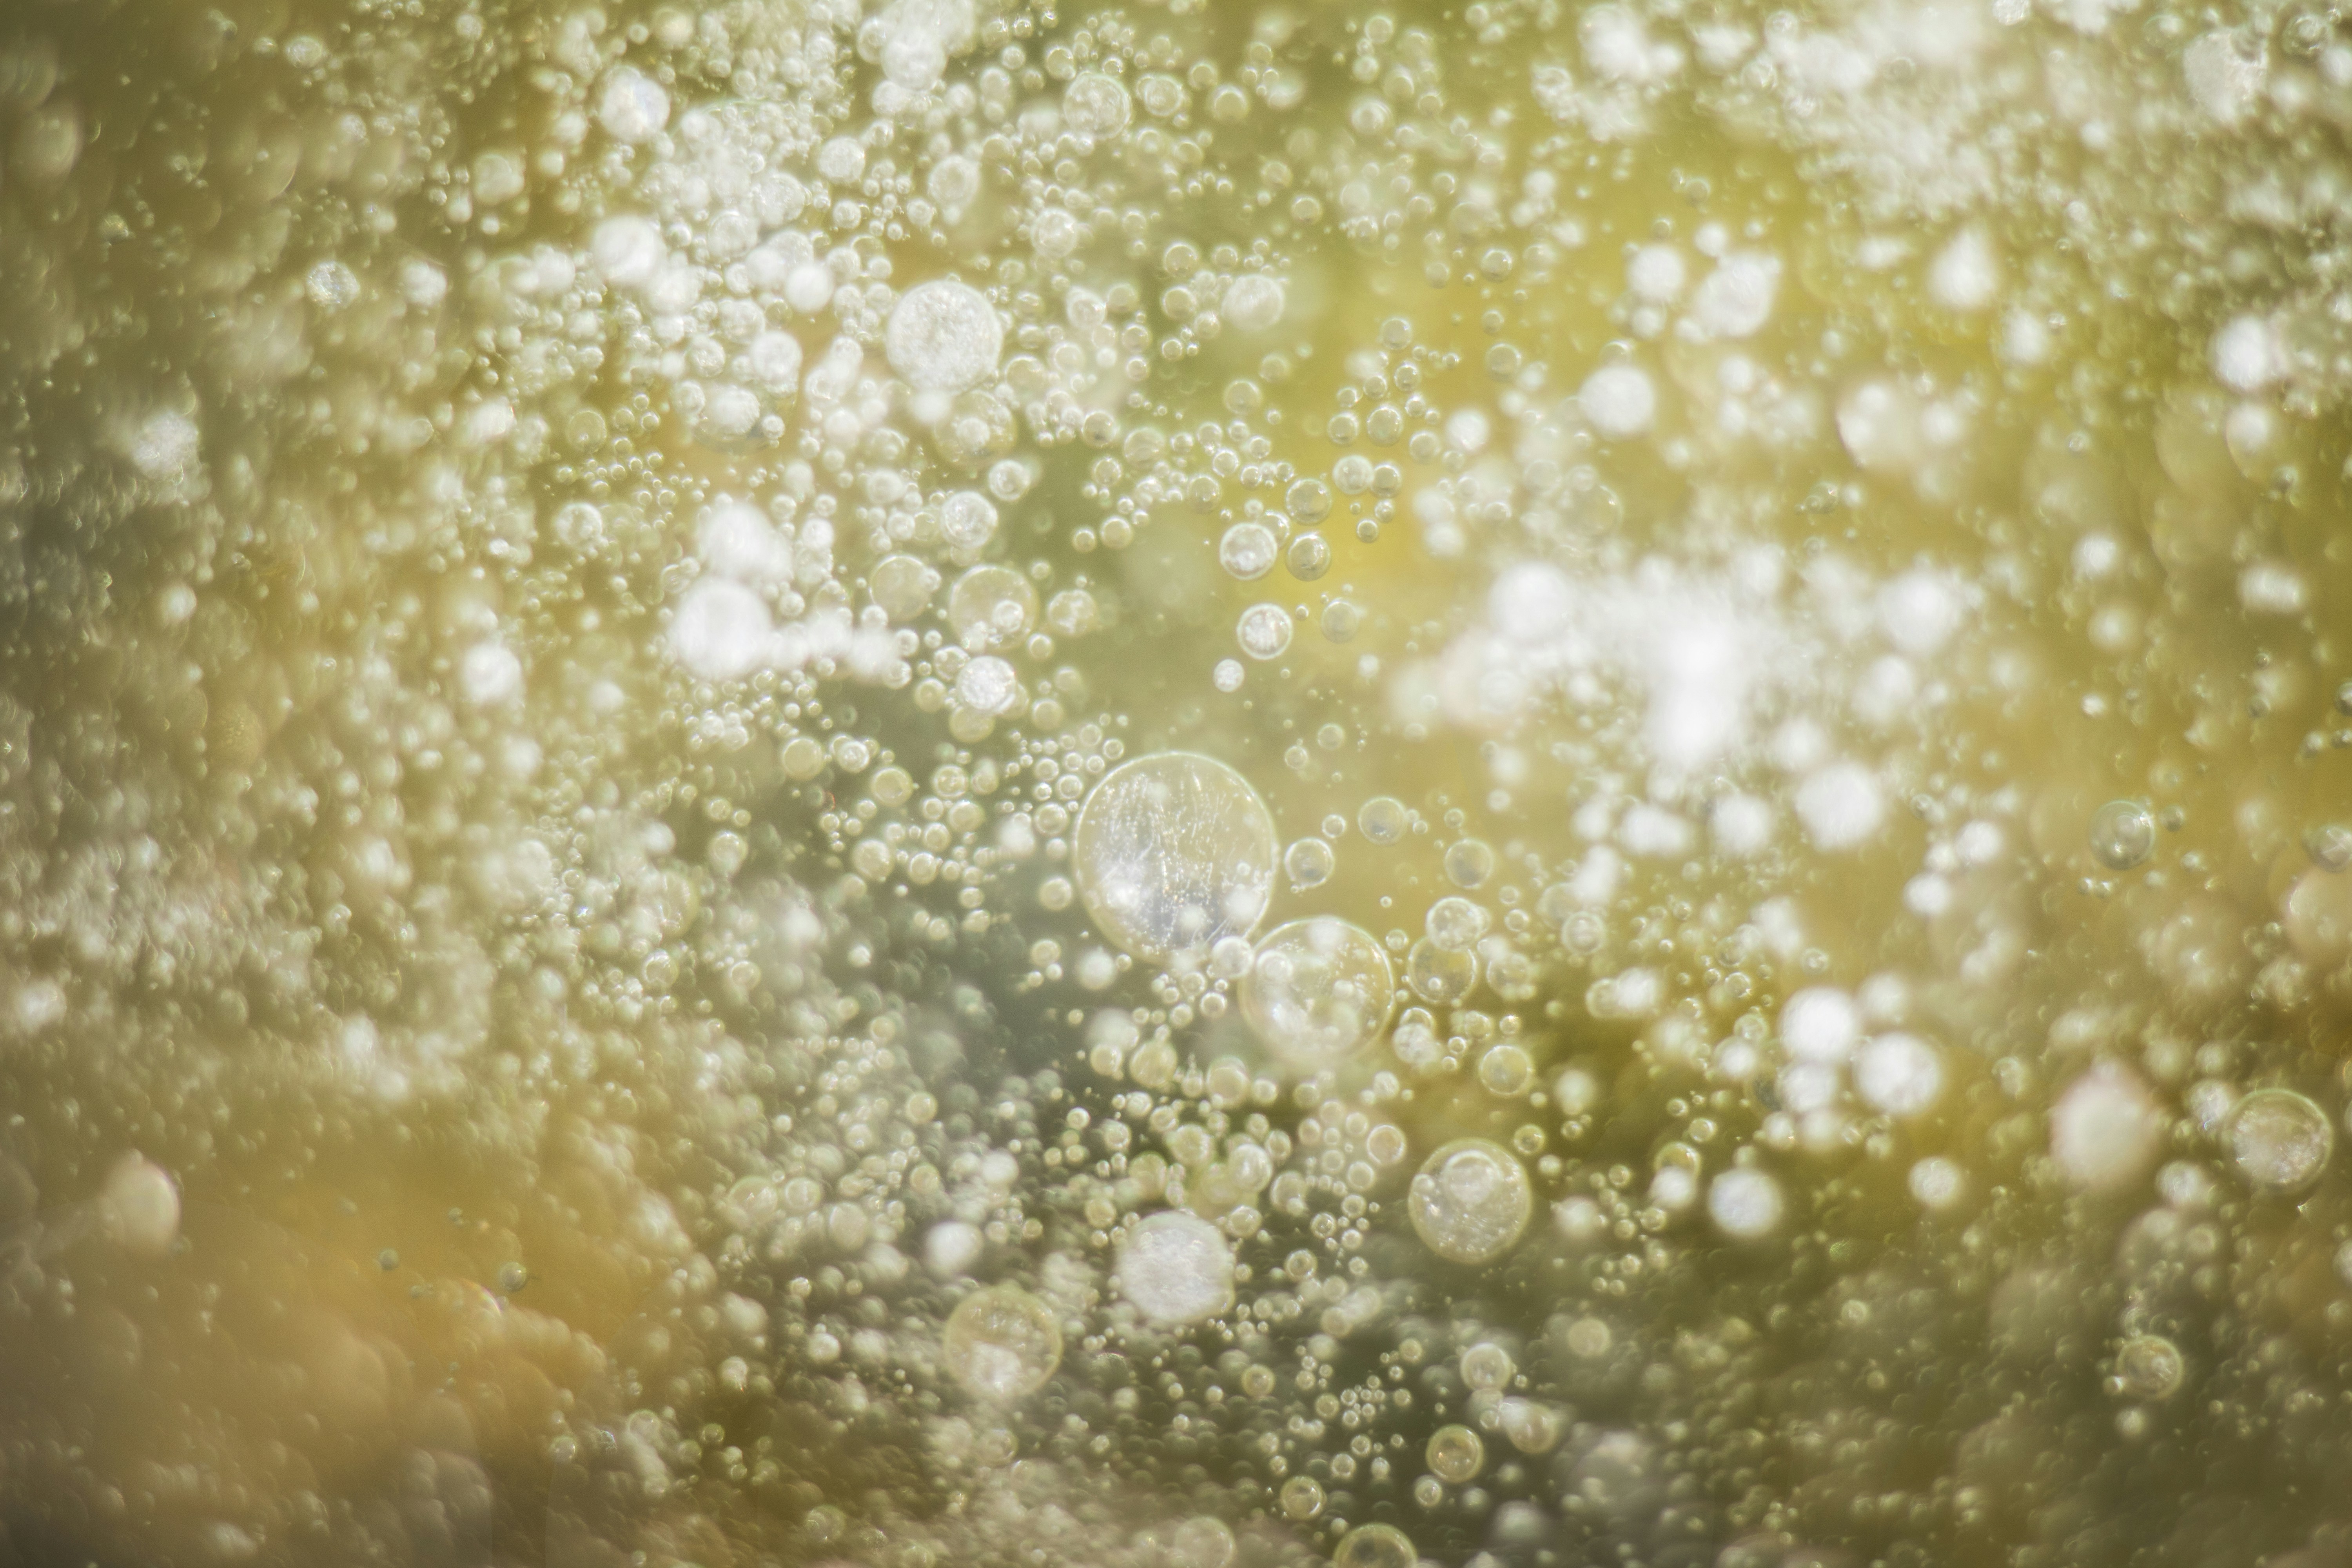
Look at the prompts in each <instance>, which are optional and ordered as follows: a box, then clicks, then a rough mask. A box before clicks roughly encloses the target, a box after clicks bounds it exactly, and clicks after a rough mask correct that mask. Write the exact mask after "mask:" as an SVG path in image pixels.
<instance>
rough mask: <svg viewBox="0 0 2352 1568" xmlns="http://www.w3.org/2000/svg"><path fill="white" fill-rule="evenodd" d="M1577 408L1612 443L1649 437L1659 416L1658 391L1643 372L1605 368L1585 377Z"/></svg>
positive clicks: (1623, 366) (1620, 366)
mask: <svg viewBox="0 0 2352 1568" xmlns="http://www.w3.org/2000/svg"><path fill="white" fill-rule="evenodd" d="M1576 401H1577V405H1578V406H1579V407H1580V408H1582V409H1583V410H1584V417H1585V419H1586V421H1587V422H1588V423H1590V424H1591V426H1592V427H1593V429H1595V430H1596V431H1598V432H1600V433H1601V435H1602V436H1603V437H1607V438H1608V439H1610V440H1612V441H1625V440H1631V439H1632V438H1633V437H1636V436H1640V435H1643V434H1645V433H1646V432H1647V431H1648V430H1649V428H1650V426H1651V425H1652V424H1653V423H1654V421H1655V420H1656V418H1657V416H1658V389H1657V388H1656V386H1655V385H1654V384H1652V383H1651V381H1650V378H1649V376H1648V375H1647V374H1644V373H1643V371H1642V370H1641V369H1639V368H1638V367H1636V366H1633V365H1630V364H1612V365H1603V366H1602V367H1601V369H1599V370H1596V371H1594V372H1593V373H1592V374H1591V375H1589V376H1587V377H1585V379H1584V385H1583V386H1582V387H1581V388H1580V390H1579V391H1578V392H1577V395H1576Z"/></svg>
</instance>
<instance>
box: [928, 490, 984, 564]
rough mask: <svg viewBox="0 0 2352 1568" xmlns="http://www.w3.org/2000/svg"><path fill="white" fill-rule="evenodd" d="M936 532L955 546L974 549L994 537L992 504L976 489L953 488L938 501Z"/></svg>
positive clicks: (962, 548) (959, 548)
mask: <svg viewBox="0 0 2352 1568" xmlns="http://www.w3.org/2000/svg"><path fill="white" fill-rule="evenodd" d="M940 536H941V537H943V538H944V539H946V540H947V542H949V543H950V544H952V545H953V546H955V547H956V548H957V549H958V550H978V549H979V548H981V546H982V545H984V544H986V543H987V542H989V541H990V540H991V539H993V538H995V537H996V507H995V505H994V504H993V503H992V502H991V501H990V500H989V499H988V498H987V497H986V496H984V495H982V494H981V493H980V492H979V491H978V490H957V491H955V492H953V493H952V494H950V496H949V497H948V498H947V500H944V501H942V502H940Z"/></svg>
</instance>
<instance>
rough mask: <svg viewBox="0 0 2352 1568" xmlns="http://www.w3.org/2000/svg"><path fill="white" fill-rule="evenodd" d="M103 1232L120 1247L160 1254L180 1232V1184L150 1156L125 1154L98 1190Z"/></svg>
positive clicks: (136, 1253) (152, 1255)
mask: <svg viewBox="0 0 2352 1568" xmlns="http://www.w3.org/2000/svg"><path fill="white" fill-rule="evenodd" d="M99 1207H100V1214H101V1215H103V1216H104V1219H105V1225H106V1233H107V1235H108V1236H109V1237H111V1238H112V1240H113V1242H114V1244H115V1245H116V1246H118V1247H121V1248H122V1250H123V1251H125V1252H128V1253H131V1255H133V1256H134V1257H139V1258H161V1257H163V1255H164V1254H165V1253H167V1252H169V1251H171V1250H172V1244H173V1242H174V1241H176V1240H178V1239H179V1235H180V1188H179V1184H177V1183H176V1182H174V1181H173V1180H172V1175H171V1173H170V1172H168V1171H166V1170H164V1169H163V1166H161V1165H158V1164H157V1163H155V1162H153V1161H152V1160H148V1159H143V1158H142V1157H141V1156H139V1155H137V1154H125V1155H124V1156H123V1157H122V1158H121V1160H119V1161H117V1162H116V1163H115V1165H114V1168H113V1169H112V1170H111V1171H110V1172H109V1173H107V1177H106V1185H105V1186H104V1187H102V1188H100V1192H99Z"/></svg>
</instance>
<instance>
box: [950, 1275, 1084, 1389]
mask: <svg viewBox="0 0 2352 1568" xmlns="http://www.w3.org/2000/svg"><path fill="white" fill-rule="evenodd" d="M942 1348H944V1349H945V1351H946V1352H947V1364H948V1370H949V1371H950V1372H951V1373H954V1374H955V1377H956V1381H957V1382H959V1383H961V1384H963V1385H964V1387H966V1388H968V1389H970V1390H971V1392H972V1393H974V1394H978V1395H980V1396H981V1397H982V1398H983V1399H999V1400H1008V1401H1009V1400H1014V1399H1022V1398H1025V1397H1026V1396H1028V1395H1029V1394H1034V1393H1036V1392H1037V1390H1039V1389H1041V1388H1043V1387H1045V1380H1046V1379H1048V1378H1050V1377H1052V1376H1053V1375H1054V1369H1055V1367H1057V1366H1060V1365H1061V1364H1062V1330H1061V1326H1060V1325H1059V1324H1057V1323H1056V1322H1055V1321H1054V1313H1053V1310H1052V1309H1051V1308H1049V1307H1047V1306H1046V1305H1045V1302H1043V1301H1040V1300H1037V1298H1036V1297H1034V1296H1032V1295H1031V1294H1029V1292H1028V1291H1026V1290H1024V1289H1021V1288H1020V1287H1018V1286H1016V1285H992V1286H990V1287H989V1288H988V1289H985V1290H975V1291H973V1292H972V1293H971V1295H969V1296H966V1297H965V1298H964V1299H963V1300H961V1301H959V1302H958V1303H956V1310H954V1311H952V1312H950V1313H949V1314H948V1325H947V1331H946V1332H945V1334H944V1335H943V1336H942Z"/></svg>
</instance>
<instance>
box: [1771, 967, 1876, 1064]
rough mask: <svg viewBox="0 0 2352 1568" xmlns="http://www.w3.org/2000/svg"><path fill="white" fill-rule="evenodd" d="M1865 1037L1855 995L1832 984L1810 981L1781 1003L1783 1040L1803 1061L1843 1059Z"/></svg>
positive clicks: (1781, 1033)
mask: <svg viewBox="0 0 2352 1568" xmlns="http://www.w3.org/2000/svg"><path fill="white" fill-rule="evenodd" d="M1861 1038H1862V1014H1861V1012H1860V1011H1859V1010H1858V1009H1857V1008H1856V1007H1855V1006H1854V1005H1853V997H1851V996H1849V995H1847V994H1845V993H1844V992H1843V991H1840V990H1838V989H1836V988H1835V987H1833V986H1828V985H1809V986H1807V987H1806V988H1805V989H1804V990H1802V991H1800V992H1798V993H1797V994H1795V995H1793V996H1791V997H1790V998H1789V999H1788V1001H1787V1002H1785V1003H1783V1004H1781V1006H1780V1042H1781V1044H1782V1045H1784V1046H1786V1047H1788V1049H1789V1054H1790V1056H1792V1057H1795V1058H1798V1059H1799V1060H1801V1061H1811V1062H1832V1063H1834V1062H1842V1061H1843V1060H1845V1058H1847V1057H1849V1056H1851V1055H1853V1047H1854V1044H1855V1042H1856V1041H1858V1040H1860V1039H1861Z"/></svg>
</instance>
